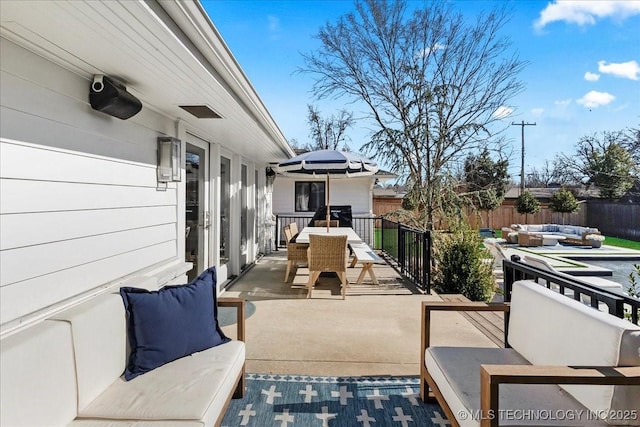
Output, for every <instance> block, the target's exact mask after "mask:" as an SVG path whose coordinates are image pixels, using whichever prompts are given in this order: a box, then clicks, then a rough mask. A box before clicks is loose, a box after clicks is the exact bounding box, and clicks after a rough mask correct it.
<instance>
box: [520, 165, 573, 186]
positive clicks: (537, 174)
mask: <svg viewBox="0 0 640 427" xmlns="http://www.w3.org/2000/svg"><path fill="white" fill-rule="evenodd" d="M568 183H569V182H567V179H566V176H565V173H564V172H563V170H562V167H561V165H559V164H558V163H557V162H550V161H549V160H545V162H544V164H543V165H542V166H541V167H540V169H536V168H533V169H531V172H530V173H529V174H527V180H526V185H527V187H529V188H546V187H548V186H549V185H550V184H568Z"/></svg>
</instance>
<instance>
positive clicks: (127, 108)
mask: <svg viewBox="0 0 640 427" xmlns="http://www.w3.org/2000/svg"><path fill="white" fill-rule="evenodd" d="M89 103H90V104H91V108H93V109H94V110H97V111H100V112H103V113H105V114H109V115H110V116H113V117H117V118H119V119H121V120H126V119H128V118H130V117H133V116H135V115H136V114H138V112H139V111H140V110H141V109H142V102H140V100H139V99H138V98H136V97H135V96H133V95H131V94H130V93H129V92H127V88H126V87H125V85H124V84H122V83H120V82H119V81H117V80H116V79H114V78H112V77H107V76H104V75H102V74H97V75H95V76H93V82H91V87H90V89H89Z"/></svg>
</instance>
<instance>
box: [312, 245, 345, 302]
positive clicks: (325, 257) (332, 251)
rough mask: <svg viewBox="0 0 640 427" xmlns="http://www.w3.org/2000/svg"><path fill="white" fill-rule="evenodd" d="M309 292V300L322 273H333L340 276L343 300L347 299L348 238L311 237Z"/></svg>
mask: <svg viewBox="0 0 640 427" xmlns="http://www.w3.org/2000/svg"><path fill="white" fill-rule="evenodd" d="M307 253H308V255H307V258H308V260H309V283H308V284H307V286H308V288H309V291H308V293H307V298H311V291H312V290H313V286H314V285H315V283H316V280H318V277H320V273H322V272H325V271H329V272H331V271H333V272H335V273H337V274H338V277H339V278H340V282H341V284H342V299H345V293H346V288H347V263H348V258H349V252H348V251H347V236H344V235H343V236H326V235H319V234H311V235H309V249H308V251H307Z"/></svg>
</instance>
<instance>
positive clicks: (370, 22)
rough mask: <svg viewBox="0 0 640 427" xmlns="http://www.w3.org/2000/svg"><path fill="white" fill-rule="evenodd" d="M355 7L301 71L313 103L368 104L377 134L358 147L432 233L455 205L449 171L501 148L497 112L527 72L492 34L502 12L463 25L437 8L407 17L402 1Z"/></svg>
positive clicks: (441, 5) (324, 36)
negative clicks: (401, 181) (390, 176)
mask: <svg viewBox="0 0 640 427" xmlns="http://www.w3.org/2000/svg"><path fill="white" fill-rule="evenodd" d="M355 9H356V12H355V13H350V14H347V15H345V16H343V17H341V18H340V19H339V20H338V22H337V23H336V24H329V23H328V24H326V25H325V26H324V27H323V28H321V29H320V31H319V33H318V35H317V38H318V39H319V40H320V43H321V46H320V48H319V49H318V50H317V51H316V52H313V53H310V54H306V55H304V59H305V68H303V69H301V70H300V71H302V72H310V73H313V74H314V75H315V76H316V81H315V84H314V88H313V90H314V93H315V95H316V96H317V97H318V98H323V97H328V96H332V97H342V96H344V97H347V98H349V99H350V100H352V101H356V102H362V103H364V104H365V105H366V109H367V112H366V113H365V114H367V118H369V119H371V120H372V121H373V122H374V123H375V124H376V126H377V128H378V131H377V132H375V134H374V135H373V137H372V139H371V141H370V142H368V143H367V144H365V146H364V147H363V148H364V149H365V150H366V151H367V152H369V153H373V154H374V155H375V156H376V157H377V158H379V159H384V162H385V164H386V165H388V167H389V168H391V169H392V170H393V172H396V173H398V174H399V175H401V176H404V177H405V178H406V179H407V182H408V183H410V185H411V186H412V187H413V189H412V194H413V195H414V196H415V197H416V198H417V199H418V200H417V203H418V207H419V209H418V212H420V214H421V215H422V219H421V221H420V222H421V225H422V227H424V228H426V229H432V228H433V225H434V218H435V216H436V214H438V215H440V214H442V215H443V216H445V217H451V216H452V215H453V214H454V211H455V209H456V208H457V206H459V205H458V204H457V203H456V198H455V194H454V193H453V192H452V191H450V190H451V188H452V187H453V185H452V181H453V179H452V177H451V170H452V169H453V165H455V164H457V163H460V162H464V158H465V157H466V155H467V154H468V153H469V152H478V151H479V150H481V149H484V148H489V149H490V150H491V151H494V150H495V151H500V150H501V149H502V146H503V144H504V140H503V138H501V137H499V134H500V133H501V131H502V130H504V127H503V128H502V129H500V130H496V131H495V132H494V130H493V128H497V123H498V120H499V119H500V115H499V114H496V112H498V111H501V110H504V108H505V107H507V106H508V104H507V103H508V100H509V99H510V98H511V97H513V96H514V95H516V94H517V93H519V92H520V91H521V90H522V88H523V85H522V83H521V82H519V81H518V80H517V79H516V76H517V74H518V72H520V70H521V69H522V68H523V67H524V65H525V63H524V62H521V61H520V60H519V59H518V58H517V56H516V55H515V54H509V53H508V52H507V50H508V49H509V47H510V42H509V40H508V39H506V38H503V37H500V36H499V31H500V29H501V28H502V26H503V25H504V24H505V22H506V20H507V17H508V13H507V11H506V9H504V8H503V7H502V8H500V9H496V10H494V11H491V12H489V13H487V14H482V15H481V16H478V17H477V18H476V19H474V20H473V22H472V23H469V21H468V20H466V19H464V18H463V17H462V15H461V14H460V13H455V12H454V11H453V10H452V9H451V8H450V6H448V5H447V4H446V3H445V2H439V1H438V2H434V3H428V4H427V5H426V6H425V7H424V8H423V9H417V10H415V11H413V12H412V13H411V14H409V12H408V11H407V5H406V2H405V1H402V0H400V1H378V0H356V2H355Z"/></svg>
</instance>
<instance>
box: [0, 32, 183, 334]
mask: <svg viewBox="0 0 640 427" xmlns="http://www.w3.org/2000/svg"><path fill="white" fill-rule="evenodd" d="M2 46H3V48H5V47H6V48H7V49H4V50H2V52H1V55H2V61H0V64H2V65H1V66H0V67H1V68H2V74H1V75H0V84H1V87H0V97H1V102H0V104H1V105H0V114H2V120H1V121H0V130H1V136H2V140H1V141H0V230H1V232H0V312H1V314H0V319H1V320H0V321H1V323H2V324H3V325H5V324H9V323H11V324H14V323H15V322H16V321H20V319H22V318H31V317H32V316H34V314H37V315H38V316H40V315H41V314H42V313H46V312H47V311H48V310H49V309H50V307H53V306H56V305H59V304H60V303H61V302H65V303H66V302H69V301H74V299H76V298H78V297H80V296H82V295H86V294H87V293H91V292H94V291H95V290H98V289H100V288H103V287H104V286H108V285H110V284H113V283H117V281H118V280H119V279H121V278H123V277H131V276H135V275H136V274H138V272H140V271H142V270H145V269H148V268H149V267H150V266H153V265H157V264H158V263H164V262H173V261H175V260H176V259H180V258H181V255H179V254H178V253H177V247H178V244H177V243H178V242H177V239H178V238H184V235H183V234H182V233H178V232H177V217H178V209H179V208H178V205H177V202H178V188H179V184H176V183H171V184H169V185H168V188H166V190H164V191H163V189H162V188H158V184H157V178H156V162H157V160H156V149H157V143H156V139H157V137H158V136H159V135H163V134H171V132H172V131H174V129H175V122H172V121H170V120H167V119H166V118H164V117H162V116H160V115H158V114H156V113H154V112H153V111H152V110H150V109H143V111H142V112H141V113H140V114H139V115H136V117H135V118H132V119H130V120H126V121H125V120H119V119H116V118H113V117H110V116H107V115H105V114H101V113H98V112H96V111H93V110H92V109H91V107H90V106H89V105H88V90H89V81H88V80H86V79H84V78H82V77H80V76H78V75H76V74H73V73H71V72H69V71H67V70H64V69H62V68H61V67H58V66H55V65H53V64H51V63H50V62H48V61H46V60H44V59H43V58H41V57H38V56H36V55H33V54H32V53H29V52H27V51H25V50H22V49H21V48H18V47H16V46H15V45H13V44H11V43H5V42H4V41H3V44H2ZM181 208H182V207H181ZM178 234H180V236H178ZM182 256H183V255H182ZM160 284H161V285H162V284H163V283H160Z"/></svg>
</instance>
